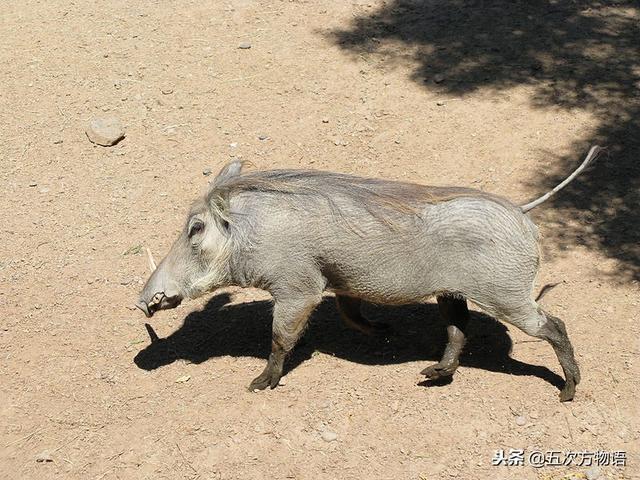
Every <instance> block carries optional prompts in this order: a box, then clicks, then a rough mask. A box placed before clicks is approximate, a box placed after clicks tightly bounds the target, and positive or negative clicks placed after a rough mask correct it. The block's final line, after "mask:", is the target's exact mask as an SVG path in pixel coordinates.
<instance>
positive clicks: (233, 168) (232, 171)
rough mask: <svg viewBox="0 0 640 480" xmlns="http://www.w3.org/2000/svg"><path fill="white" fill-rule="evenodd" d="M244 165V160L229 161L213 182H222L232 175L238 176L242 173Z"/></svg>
mask: <svg viewBox="0 0 640 480" xmlns="http://www.w3.org/2000/svg"><path fill="white" fill-rule="evenodd" d="M243 166H244V162H241V161H240V160H234V161H233V162H230V163H227V164H226V165H225V166H224V167H223V168H222V170H220V173H218V176H217V177H216V178H215V180H214V182H213V183H214V184H220V183H222V182H224V181H225V180H228V179H230V178H232V177H237V176H238V175H240V172H241V171H242V167H243Z"/></svg>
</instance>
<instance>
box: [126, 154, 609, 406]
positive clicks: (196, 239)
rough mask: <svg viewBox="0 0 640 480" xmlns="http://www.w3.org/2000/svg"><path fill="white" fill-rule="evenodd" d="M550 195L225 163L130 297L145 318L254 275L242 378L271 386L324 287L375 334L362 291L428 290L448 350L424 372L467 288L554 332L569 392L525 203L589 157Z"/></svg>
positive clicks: (452, 345)
mask: <svg viewBox="0 0 640 480" xmlns="http://www.w3.org/2000/svg"><path fill="white" fill-rule="evenodd" d="M599 151H600V148H599V147H593V148H592V149H591V150H590V151H589V154H588V155H587V157H586V158H585V160H584V161H583V163H582V164H581V165H580V167H579V168H578V169H577V170H576V171H574V172H573V173H572V174H571V175H570V176H569V177H568V178H567V179H566V180H565V181H563V182H562V183H561V184H560V185H558V186H557V187H556V188H554V189H553V190H552V191H550V192H548V193H547V194H545V195H544V196H542V197H540V198H539V199H537V200H534V201H533V202H531V203H528V204H526V205H523V206H516V205H514V204H513V203H511V202H510V201H509V200H507V199H505V198H502V197H499V196H496V195H492V194H489V193H486V192H481V191H478V190H473V189H468V188H457V187H455V188H444V187H429V186H423V185H416V184H412V183H404V182H395V181H387V180H379V179H369V178H361V177H356V176H351V175H344V174H340V173H331V172H321V171H313V170H272V171H260V172H250V173H241V169H242V163H240V162H233V163H230V164H228V165H227V166H226V167H225V168H223V169H222V171H221V172H220V173H219V174H218V176H217V177H216V178H215V180H214V181H213V182H212V185H211V187H210V189H209V191H208V192H207V193H206V195H204V196H203V197H202V198H200V199H199V200H198V201H196V202H195V204H194V205H193V206H192V207H191V211H190V212H189V215H188V217H187V221H186V223H185V225H184V229H183V230H182V232H181V234H180V236H179V237H178V239H177V240H176V241H175V243H174V244H173V246H172V247H171V250H170V251H169V253H168V254H167V256H166V257H165V258H164V259H163V260H162V262H161V263H160V265H158V267H157V268H155V264H154V263H153V259H152V257H151V256H149V260H150V262H151V264H152V267H153V268H152V269H154V271H153V273H152V275H151V277H150V278H149V279H148V280H147V283H146V285H145V286H144V288H143V290H142V293H141V295H140V299H139V301H138V303H137V306H138V307H139V308H140V309H141V310H142V311H143V312H144V313H145V315H146V316H147V317H151V316H152V315H153V314H154V312H156V311H157V310H162V309H167V308H174V307H176V306H177V305H178V304H179V303H180V302H181V301H182V300H183V299H184V298H187V297H188V298H196V297H199V296H201V295H203V294H205V293H207V292H211V291H212V290H214V289H216V288H219V287H223V286H231V285H234V286H240V287H257V288H261V289H264V290H266V291H268V292H269V293H271V295H272V296H273V300H274V307H273V327H272V328H273V334H272V342H271V355H270V356H269V360H268V362H267V366H266V368H265V369H264V371H263V372H262V373H261V374H260V375H259V376H258V377H257V378H255V379H254V380H253V381H252V382H251V385H250V386H249V389H250V390H255V389H264V388H266V387H271V388H275V387H276V385H278V382H279V380H280V378H281V376H282V369H283V363H284V360H285V357H286V355H287V354H288V353H289V352H290V351H291V350H292V349H293V347H294V346H295V344H296V342H297V341H298V339H299V337H300V335H301V334H302V333H303V331H304V329H305V326H306V325H307V319H308V318H309V315H310V313H311V312H312V311H313V310H314V308H315V307H316V306H317V305H318V304H319V303H320V301H321V299H322V294H323V292H324V291H326V290H329V291H332V292H334V293H335V295H336V297H335V298H336V303H337V307H338V310H339V312H340V314H341V316H342V318H343V319H344V320H345V321H346V322H347V323H348V324H349V325H350V326H352V327H354V328H356V329H358V330H361V331H363V332H367V333H371V332H373V331H375V330H376V326H375V325H374V324H371V323H370V322H369V321H368V320H367V319H366V318H364V317H363V316H362V314H361V313H360V303H361V301H367V302H372V303H376V304H393V305H399V304H408V303H419V302H425V301H427V300H428V299H429V298H432V297H433V296H435V297H436V299H437V302H438V306H439V310H440V314H441V315H442V317H443V318H444V320H445V321H446V322H447V325H448V327H447V332H448V343H447V345H446V348H445V351H444V355H443V356H442V359H441V360H440V361H439V362H438V363H436V364H435V365H431V366H429V367H427V368H426V369H424V370H423V371H422V374H424V375H426V376H427V377H428V378H429V379H439V378H442V377H447V376H451V375H453V373H454V372H455V370H456V368H457V367H458V364H459V356H460V353H461V351H462V348H463V345H464V343H465V328H466V325H467V322H468V319H469V311H468V309H467V299H468V300H471V301H472V302H473V303H475V304H476V305H478V306H479V307H481V308H482V309H483V310H484V311H485V312H487V313H488V314H489V315H492V316H493V317H495V318H497V319H499V320H502V321H505V322H507V323H510V324H512V325H515V326H517V327H518V328H520V329H521V330H523V331H524V332H526V333H527V334H529V335H531V336H533V337H536V338H541V339H544V340H546V341H548V342H549V343H550V344H551V346H552V347H553V349H554V350H555V352H556V355H557V356H558V360H559V361H560V365H561V366H562V369H563V371H564V375H565V378H566V382H565V385H564V388H563V389H562V391H561V392H560V400H561V401H566V400H571V399H572V398H573V396H574V393H575V388H576V384H577V383H578V382H579V381H580V372H579V370H578V365H577V364H576V361H575V358H574V354H573V348H572V346H571V343H570V341H569V338H568V336H567V331H566V329H565V326H564V323H563V322H562V321H561V320H560V319H558V318H556V317H554V316H553V315H550V314H549V313H547V312H545V311H543V310H542V308H541V307H540V306H539V305H538V304H537V302H536V300H534V298H533V295H532V290H533V284H534V281H535V277H536V274H537V272H538V267H539V261H540V254H539V248H538V240H539V235H538V231H537V228H536V226H535V225H534V224H533V223H532V222H531V220H530V219H529V218H528V217H527V216H526V215H525V213H526V212H528V211H529V210H531V209H532V208H534V207H536V206H538V205H540V204H541V203H542V202H544V201H545V200H546V199H547V198H549V197H550V196H551V195H552V194H553V193H555V192H557V191H558V190H560V189H561V188H563V187H564V186H565V185H566V184H568V183H569V182H570V181H571V180H573V178H575V177H576V176H577V175H578V174H579V173H580V171H581V170H582V169H584V168H585V167H586V165H587V164H588V163H589V162H590V161H591V160H592V159H593V158H595V157H596V156H597V154H598V153H599Z"/></svg>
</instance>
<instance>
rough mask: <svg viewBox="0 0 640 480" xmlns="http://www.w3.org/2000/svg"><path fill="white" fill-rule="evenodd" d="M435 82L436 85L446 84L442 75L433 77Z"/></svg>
mask: <svg viewBox="0 0 640 480" xmlns="http://www.w3.org/2000/svg"><path fill="white" fill-rule="evenodd" d="M433 81H434V83H442V82H444V75H442V74H441V73H437V74H435V75H434V76H433Z"/></svg>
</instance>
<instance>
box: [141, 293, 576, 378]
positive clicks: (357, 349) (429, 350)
mask: <svg viewBox="0 0 640 480" xmlns="http://www.w3.org/2000/svg"><path fill="white" fill-rule="evenodd" d="M227 303H229V295H228V294H226V293H224V294H220V295H216V296H214V297H212V298H211V300H210V301H209V302H208V304H207V305H206V306H205V308H204V309H203V310H201V311H195V312H192V313H190V314H189V315H187V317H186V318H185V321H184V323H183V325H182V326H181V327H180V328H179V329H178V330H176V331H175V332H174V333H172V334H171V335H169V336H168V337H166V338H163V339H159V338H157V337H155V333H154V331H153V329H152V328H151V327H150V326H147V329H148V330H149V333H150V335H151V337H152V342H151V344H150V345H148V346H147V347H145V348H144V349H142V350H141V351H140V352H139V353H138V354H137V355H136V357H135V358H134V362H135V364H136V365H137V366H138V367H139V368H141V369H144V370H154V369H156V368H159V367H162V366H164V365H168V364H171V363H173V362H175V361H176V360H187V361H189V362H192V363H202V362H204V361H206V360H208V359H210V358H213V357H221V356H227V355H229V356H234V357H247V356H251V357H257V358H264V359H266V358H267V356H268V355H269V348H270V345H271V321H272V316H271V311H272V308H271V302H269V301H255V302H250V303H242V304H234V305H226V304H227ZM364 314H365V315H366V316H367V317H368V318H369V319H370V320H371V321H372V322H380V323H386V324H388V325H389V327H390V328H389V332H388V334H387V335H384V336H374V337H370V336H367V335H364V334H362V333H360V332H357V331H354V330H351V329H350V328H348V327H346V326H345V325H344V324H343V322H342V320H341V319H340V317H339V314H338V312H337V310H336V307H335V302H334V299H333V298H330V297H327V298H325V299H324V301H323V302H322V303H321V304H320V305H319V306H318V308H317V309H316V310H315V312H314V313H313V315H312V317H311V319H310V322H309V328H308V329H307V331H306V333H305V335H304V336H303V338H302V339H301V340H300V342H299V343H298V346H297V347H296V348H295V350H294V351H293V353H292V355H291V356H290V357H289V359H288V361H287V363H286V365H285V373H286V372H288V371H291V370H293V369H294V368H296V367H297V366H298V365H300V364H301V363H303V362H305V361H306V360H308V359H309V358H311V356H312V355H313V353H314V352H315V351H320V352H323V353H327V354H330V355H334V356H336V357H340V358H343V359H345V360H348V361H351V362H357V363H361V364H365V365H389V364H400V363H404V362H410V361H424V362H425V366H427V365H428V364H430V363H432V362H434V361H438V360H439V359H440V356H441V355H442V352H443V351H444V346H445V344H446V340H447V338H446V326H445V324H444V322H443V321H442V320H441V319H440V316H439V313H438V307H437V305H435V304H423V305H409V306H402V307H387V306H384V307H383V306H374V305H366V306H365V308H364ZM471 317H472V318H471V322H470V323H469V329H468V343H467V345H466V347H465V350H464V353H463V355H462V357H461V362H460V363H461V365H463V366H466V367H473V368H481V369H485V370H489V371H492V372H501V373H506V374H510V375H527V376H535V377H538V378H541V379H543V380H545V381H547V382H549V383H550V384H552V385H554V386H556V387H557V388H561V387H562V386H563V385H564V380H563V379H562V378H561V377H560V376H559V375H557V374H555V373H553V372H552V371H551V370H549V369H548V368H546V367H543V366H538V365H530V364H527V363H523V362H520V361H518V360H515V359H513V358H511V357H510V356H509V353H510V352H511V347H512V342H511V339H510V338H509V335H508V334H507V328H506V327H505V326H504V325H503V324H501V323H499V322H497V321H495V320H494V319H493V318H491V317H488V316H487V315H484V314H482V313H479V312H475V311H472V312H471ZM154 337H155V338H154ZM540 348H549V349H550V348H551V347H550V346H549V345H547V344H546V342H543V343H541V344H540ZM259 373H260V372H258V371H256V372H247V384H248V383H249V380H250V379H251V378H250V377H252V375H253V374H255V375H258V374H259ZM255 375H253V376H255ZM446 383H449V382H447V381H444V382H442V381H441V382H430V381H426V382H422V383H421V385H425V386H436V385H443V384H446Z"/></svg>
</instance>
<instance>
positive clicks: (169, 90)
mask: <svg viewBox="0 0 640 480" xmlns="http://www.w3.org/2000/svg"><path fill="white" fill-rule="evenodd" d="M160 91H161V92H162V94H163V95H171V94H172V93H173V88H171V87H164V88H163V89H161V90H160Z"/></svg>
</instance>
